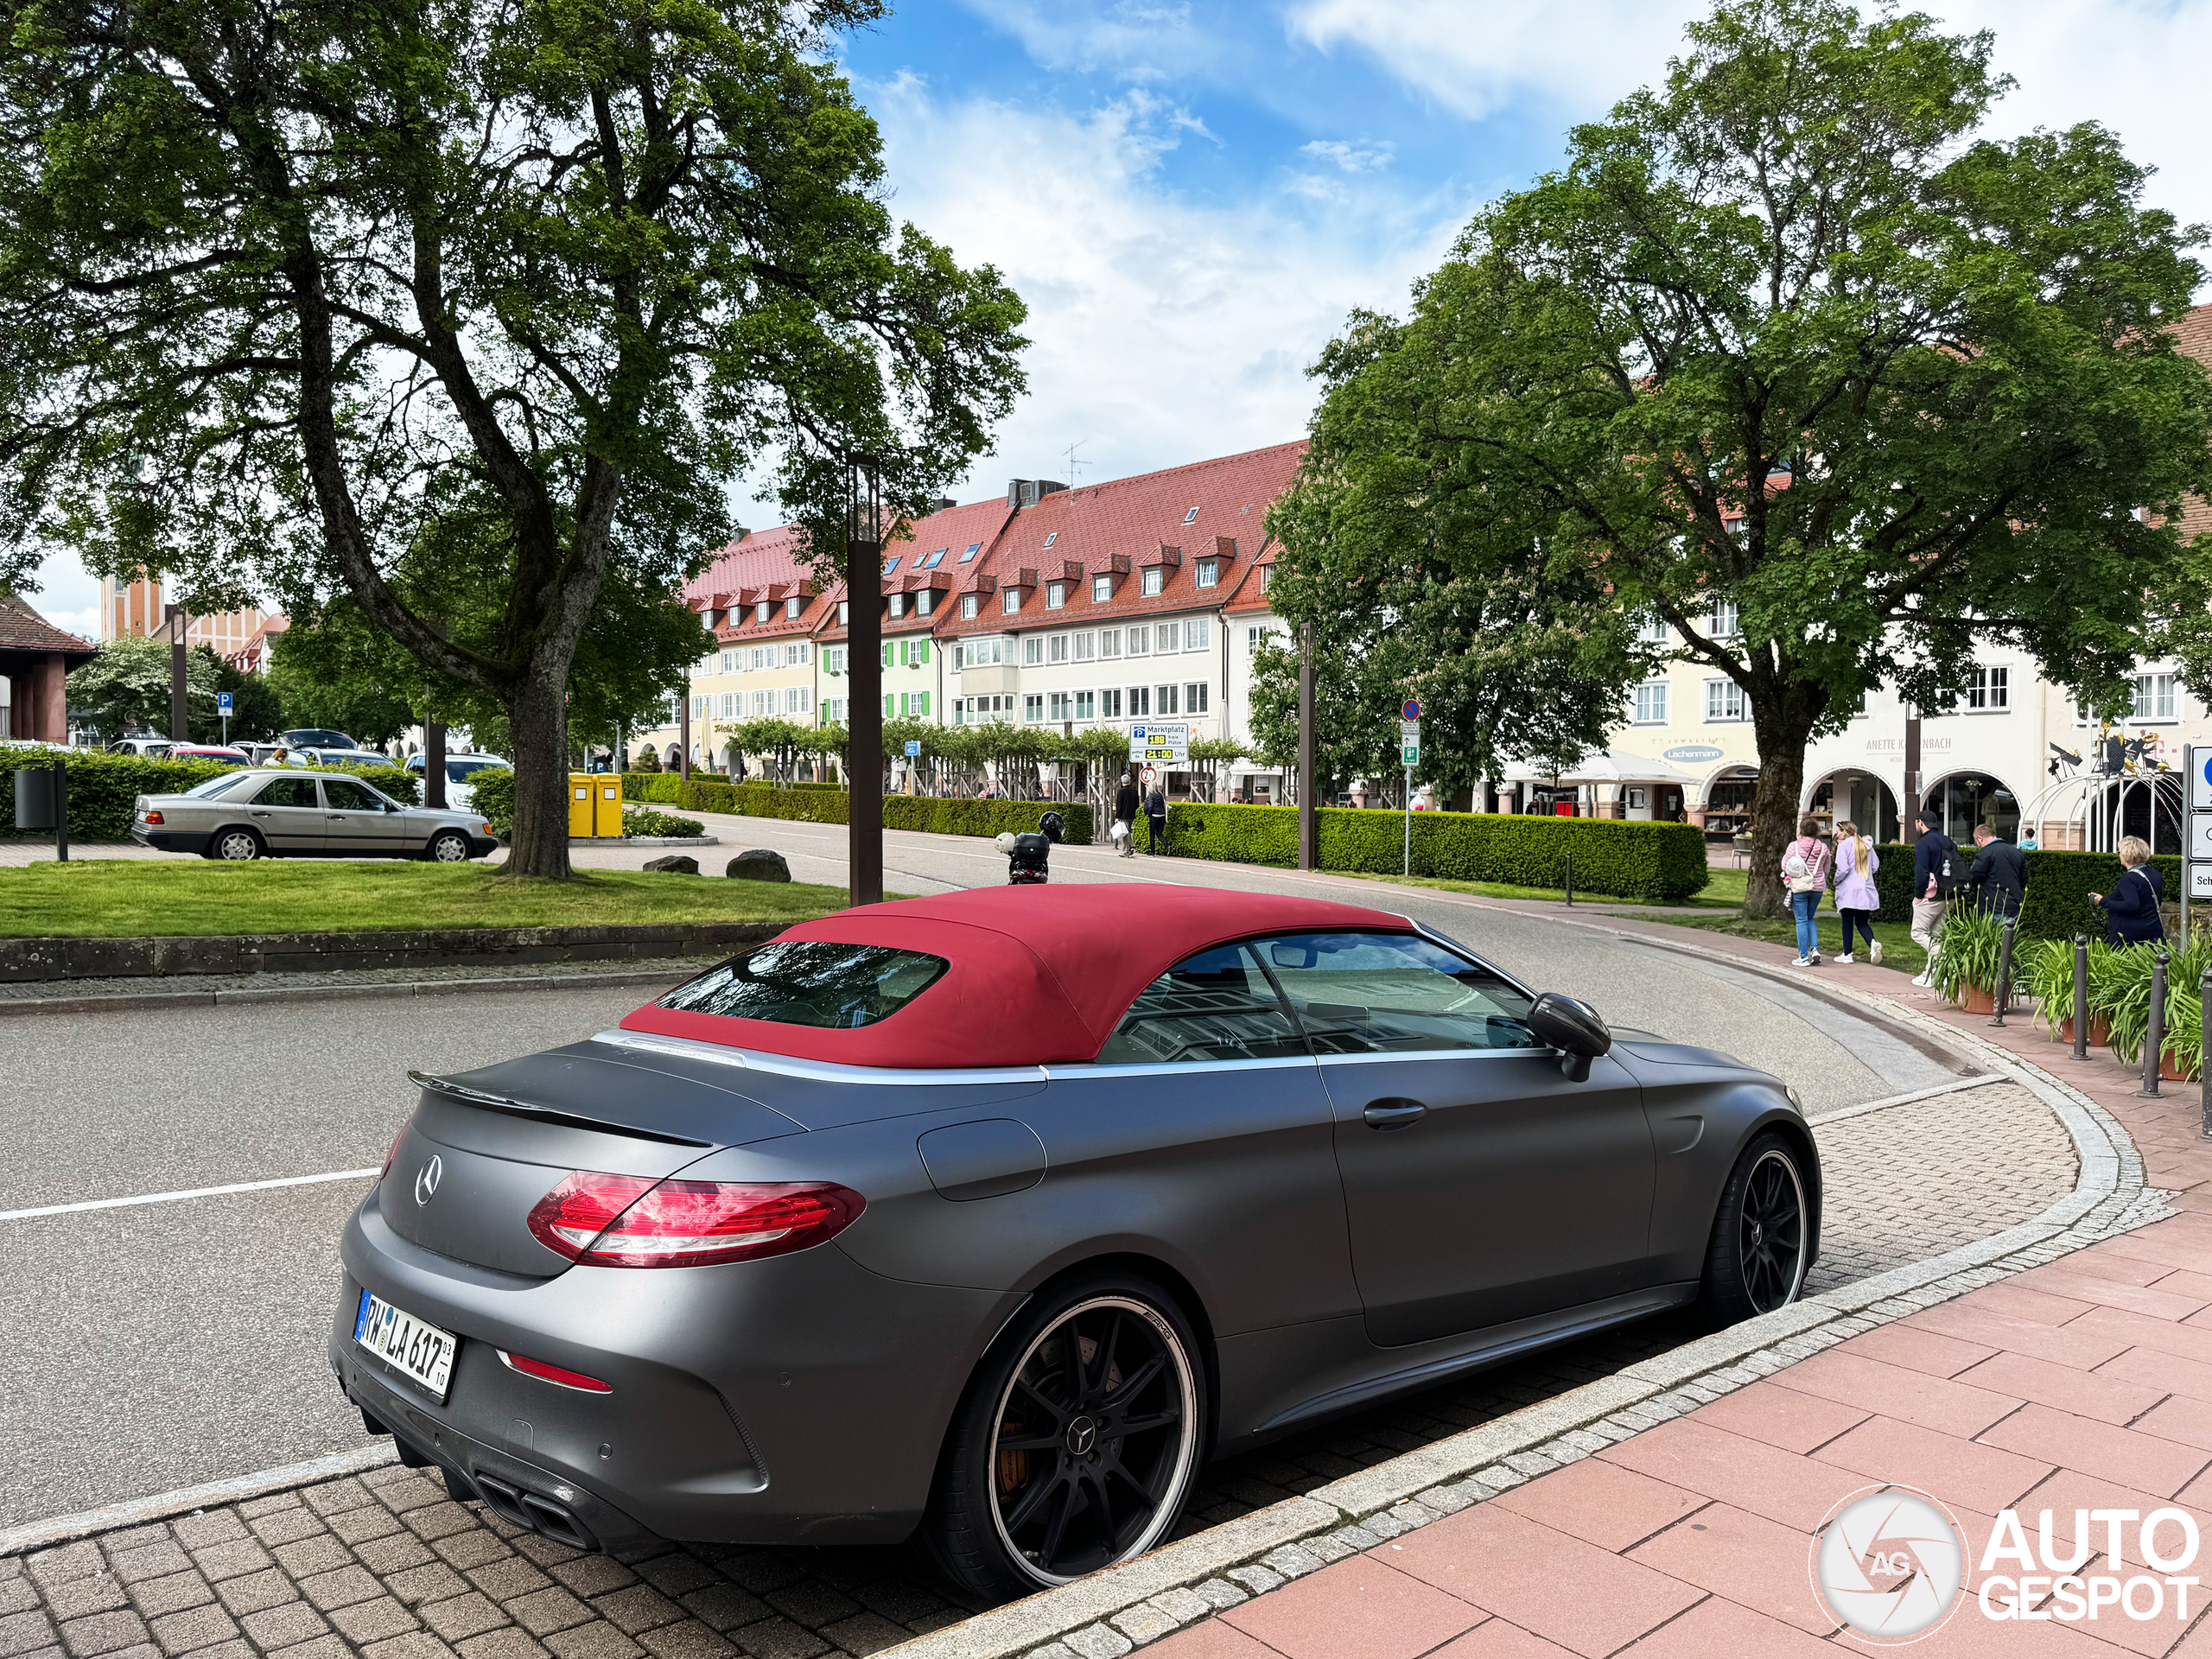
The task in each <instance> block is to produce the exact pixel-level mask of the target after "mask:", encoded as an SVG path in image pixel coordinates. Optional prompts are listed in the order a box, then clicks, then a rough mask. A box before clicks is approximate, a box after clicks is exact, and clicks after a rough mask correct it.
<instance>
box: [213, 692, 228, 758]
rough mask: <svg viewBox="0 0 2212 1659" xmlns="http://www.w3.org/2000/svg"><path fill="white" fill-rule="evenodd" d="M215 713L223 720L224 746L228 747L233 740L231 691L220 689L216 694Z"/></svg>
mask: <svg viewBox="0 0 2212 1659" xmlns="http://www.w3.org/2000/svg"><path fill="white" fill-rule="evenodd" d="M215 714H216V716H217V717H218V718H219V719H220V720H221V721H222V722H223V746H224V747H226V748H228V747H230V742H231V694H230V693H229V692H227V691H218V692H217V693H216V694H215Z"/></svg>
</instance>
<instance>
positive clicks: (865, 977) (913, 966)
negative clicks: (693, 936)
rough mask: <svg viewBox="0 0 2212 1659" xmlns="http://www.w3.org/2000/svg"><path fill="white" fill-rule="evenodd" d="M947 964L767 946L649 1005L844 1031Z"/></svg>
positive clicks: (916, 954)
mask: <svg viewBox="0 0 2212 1659" xmlns="http://www.w3.org/2000/svg"><path fill="white" fill-rule="evenodd" d="M949 966H950V963H947V962H946V961H945V959H944V957H933V956H928V955H925V953H923V952H921V951H919V950H893V949H892V948H890V947H889V946H887V945H880V944H838V943H836V942H835V941H833V940H826V939H772V940H770V941H769V942H768V943H767V944H759V945H755V946H753V949H752V950H746V951H741V952H740V953H739V954H738V955H736V956H734V957H731V958H730V959H729V960H728V962H725V963H721V965H720V966H719V967H715V968H710V969H708V970H707V971H706V972H705V973H703V974H702V975H700V976H698V978H696V979H694V980H691V981H689V982H686V983H684V984H682V985H679V986H677V988H675V989H674V990H672V991H671V992H670V993H669V994H668V995H666V996H664V997H662V998H661V999H660V1001H659V1003H658V1005H657V1006H658V1007H664V1008H678V1009H682V1010H683V1011H685V1012H687V1013H690V1014H727V1015H728V1016H729V1017H731V1018H732V1019H736V1020H770V1021H772V1022H773V1023H775V1024H777V1025H783V1026H818V1027H830V1028H835V1029H842V1030H851V1029H853V1028H855V1027H860V1026H872V1025H874V1024H876V1023H877V1022H878V1021H879V1020H887V1019H889V1018H890V1017H891V1016H892V1015H893V1014H896V1013H898V1012H899V1009H901V1008H903V1007H906V1004H908V1003H909V1002H911V1001H913V1000H914V999H915V998H916V997H918V996H919V995H921V994H922V993H923V992H924V991H925V990H927V989H928V988H930V987H931V985H933V984H935V983H936V982H937V980H938V976H940V975H942V974H943V973H944V970H945V969H946V968H947V967H949Z"/></svg>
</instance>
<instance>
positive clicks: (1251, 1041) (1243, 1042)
mask: <svg viewBox="0 0 2212 1659" xmlns="http://www.w3.org/2000/svg"><path fill="white" fill-rule="evenodd" d="M1287 1056H1294V1057H1297V1058H1301V1059H1302V1058H1305V1056H1306V1044H1305V1042H1304V1041H1303V1039H1300V1036H1299V1034H1298V1029H1297V1027H1294V1025H1292V1024H1291V1022H1290V1017H1289V1016H1288V1015H1287V1014H1285V1013H1284V1012H1283V1007H1282V1004H1281V1002H1280V1001H1277V1000H1276V997H1275V994H1274V987H1273V986H1271V985H1269V984H1268V977H1267V976H1266V974H1264V973H1263V972H1262V971H1261V969H1260V964H1259V963H1257V962H1256V961H1255V959H1254V958H1253V956H1252V952H1251V950H1250V948H1249V946H1245V945H1241V944H1224V945H1217V946H1215V947H1214V948H1213V949H1212V950H1201V951H1200V952H1198V955H1196V956H1195V957H1185V958H1184V959H1183V960H1182V961H1180V962H1179V963H1176V964H1175V965H1174V966H1173V968H1170V969H1168V970H1167V971H1166V973H1164V974H1162V975H1161V976H1160V977H1159V978H1158V979H1155V980H1154V981H1153V982H1152V983H1151V984H1149V985H1147V986H1146V987H1145V988H1144V989H1143V990H1142V991H1141V992H1139V993H1138V995H1137V1000H1136V1001H1135V1002H1133V1003H1131V1004H1130V1005H1129V1011H1128V1013H1127V1014H1124V1015H1122V1023H1121V1025H1120V1027H1118V1028H1117V1029H1116V1031H1115V1033H1114V1034H1113V1035H1112V1036H1111V1037H1109V1038H1108V1039H1106V1046H1105V1047H1104V1048H1103V1049H1101V1050H1100V1051H1099V1053H1098V1063H1099V1064H1100V1065H1160V1064H1163V1063H1177V1062H1185V1061H1188V1062H1194V1063H1203V1062H1205V1061H1211V1060H1271V1059H1278V1058H1284V1057H1287Z"/></svg>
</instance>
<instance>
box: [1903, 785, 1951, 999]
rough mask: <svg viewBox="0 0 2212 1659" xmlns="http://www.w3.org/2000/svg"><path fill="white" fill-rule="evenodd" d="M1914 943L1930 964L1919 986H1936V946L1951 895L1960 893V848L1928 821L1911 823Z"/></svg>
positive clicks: (1924, 967) (1916, 979) (1924, 968)
mask: <svg viewBox="0 0 2212 1659" xmlns="http://www.w3.org/2000/svg"><path fill="white" fill-rule="evenodd" d="M1912 829H1913V836H1914V840H1913V843H1912V942H1913V943H1914V944H1916V945H1918V946H1919V947H1920V948H1921V949H1922V950H1924V951H1926V952H1927V953H1928V960H1927V961H1926V962H1925V963H1923V964H1922V965H1921V969H1920V972H1919V973H1918V974H1917V975H1916V976H1914V979H1913V983H1914V984H1916V985H1932V984H1934V983H1935V982H1936V940H1937V938H1939V937H1940V936H1941V935H1942V931H1943V918H1944V917H1945V916H1946V915H1947V914H1948V906H1949V904H1950V900H1951V894H1952V893H1955V891H1957V889H1958V885H1959V877H1960V876H1961V874H1964V872H1963V871H1962V870H1961V868H1960V860H1959V844H1958V842H1955V841H1953V840H1952V839H1951V838H1950V837H1949V836H1947V835H1945V834H1944V833H1943V832H1942V830H1941V829H1930V828H1929V823H1928V820H1927V819H1926V818H1915V819H1914V820H1913V821H1912Z"/></svg>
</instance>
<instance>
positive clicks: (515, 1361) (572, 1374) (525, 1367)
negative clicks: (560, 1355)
mask: <svg viewBox="0 0 2212 1659" xmlns="http://www.w3.org/2000/svg"><path fill="white" fill-rule="evenodd" d="M499 1363H501V1364H502V1365H505V1367H506V1368H507V1369H508V1370H511V1371H520V1372H521V1373H522V1374H523V1375H524V1376H535V1377H538V1378H541V1379H543V1381H545V1382H548V1383H553V1384H555V1385H556V1387H559V1388H563V1389H575V1390H577V1391H578V1392H579V1393H582V1394H612V1393H613V1392H614V1385H613V1383H602V1382H601V1381H600V1380H599V1379H598V1378H597V1377H595V1376H585V1375H584V1374H583V1373H582V1371H571V1370H567V1369H565V1368H563V1367H562V1366H559V1365H548V1364H547V1363H545V1362H544V1361H543V1360H542V1359H528V1358H525V1357H524V1356H522V1355H520V1354H511V1353H509V1352H508V1351H506V1350H505V1349H504V1348H502V1349H500V1350H499Z"/></svg>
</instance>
